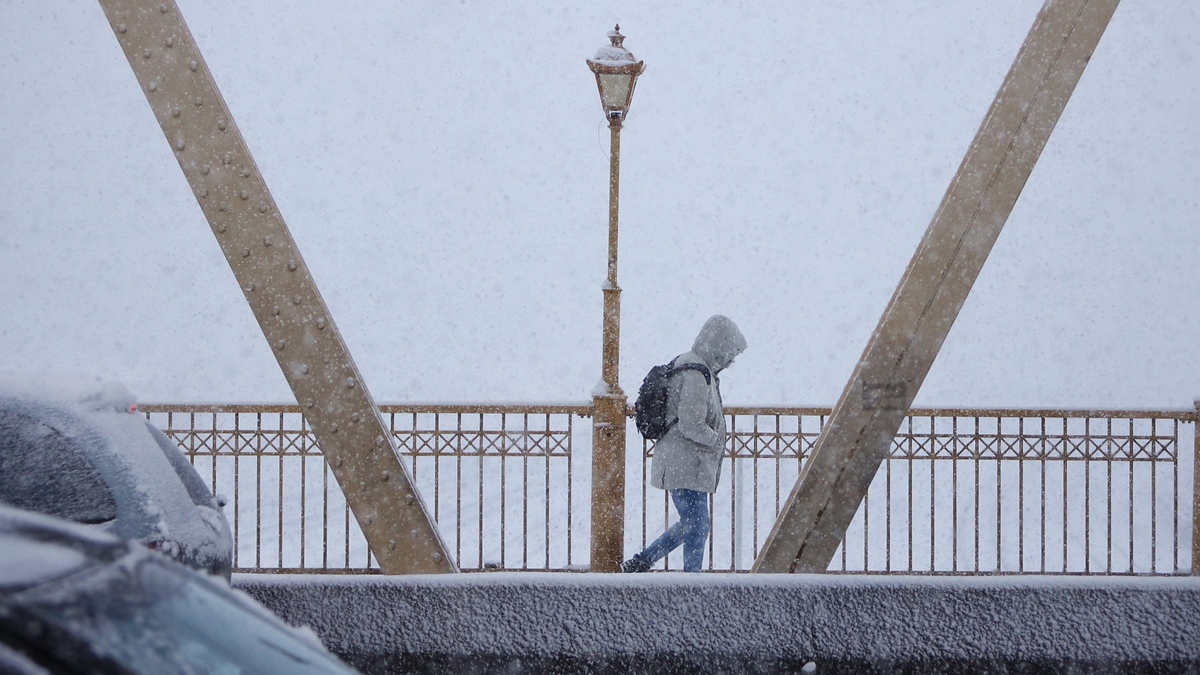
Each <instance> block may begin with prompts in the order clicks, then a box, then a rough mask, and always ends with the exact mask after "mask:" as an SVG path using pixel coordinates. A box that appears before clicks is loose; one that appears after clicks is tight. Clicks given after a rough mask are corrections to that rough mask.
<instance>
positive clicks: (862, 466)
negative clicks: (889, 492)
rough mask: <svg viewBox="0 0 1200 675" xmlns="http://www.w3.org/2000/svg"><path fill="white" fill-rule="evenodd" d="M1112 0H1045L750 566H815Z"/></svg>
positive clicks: (891, 431) (875, 463)
mask: <svg viewBox="0 0 1200 675" xmlns="http://www.w3.org/2000/svg"><path fill="white" fill-rule="evenodd" d="M1118 2H1119V0H1047V2H1046V3H1045V4H1044V5H1043V7H1042V9H1041V11H1040V13H1039V14H1038V16H1037V19H1036V20H1035V21H1034V24H1033V28H1032V29H1030V31H1029V35H1028V36H1027V37H1026V38H1025V43H1024V44H1023V45H1022V47H1021V50H1020V52H1019V53H1018V54H1017V58H1016V60H1015V61H1014V63H1013V65H1012V68H1011V69H1010V70H1009V72H1008V75H1007V77H1006V78H1005V80H1004V83H1003V84H1002V85H1001V87H1000V91H999V93H997V94H996V98H995V100H994V101H993V102H992V105H991V108H990V109H989V110H988V112H987V115H986V117H985V118H984V120H983V124H982V125H981V126H980V128H979V131H978V133H976V135H975V139H974V140H973V141H972V143H971V147H970V148H969V149H968V151H967V155H966V157H965V158H964V159H963V161H962V164H961V165H960V166H959V169H958V172H957V174H956V175H955V176H954V179H953V181H952V182H951V183H950V187H949V188H948V189H947V191H946V194H945V196H944V197H943V198H942V203H941V205H940V206H939V207H938V210H937V212H936V213H935V214H934V217H933V221H932V222H931V223H930V225H929V228H928V229H927V230H926V232H925V236H924V238H923V239H922V241H921V243H920V245H919V246H918V248H917V251H916V253H915V254H914V255H913V258H912V261H911V262H910V263H909V265H908V269H907V271H905V273H904V276H903V278H902V279H901V280H900V284H899V286H897V288H896V291H895V294H894V295H893V296H892V299H891V302H890V303H889V304H888V307H887V309H886V310H885V311H884V313H883V316H882V318H881V319H880V320H879V325H878V326H877V327H876V328H875V332H874V333H873V334H872V336H871V339H870V342H869V343H868V345H867V348H866V350H865V351H864V352H863V355H862V358H861V359H860V360H859V363H858V366H857V367H856V368H855V371H854V374H853V375H852V376H851V378H850V381H849V383H848V384H847V385H846V389H845V390H844V391H843V392H842V396H841V398H840V399H839V401H838V404H837V406H836V407H835V408H834V410H833V414H832V415H831V416H830V418H829V420H828V422H827V423H826V425H825V428H824V429H823V431H822V432H821V436H820V438H818V440H817V444H816V447H815V449H814V451H813V455H812V457H811V458H810V459H809V462H808V464H807V465H806V466H805V468H804V470H803V472H802V473H801V475H800V478H799V480H798V481H797V483H796V486H795V488H794V489H793V490H792V492H791V495H790V496H789V497H788V500H787V502H786V504H785V505H784V508H783V510H782V512H781V513H780V515H779V518H778V519H777V520H776V522H775V525H774V528H773V529H772V531H771V533H770V535H769V536H768V537H767V539H766V541H765V542H764V546H763V549H762V551H761V552H760V553H759V556H758V559H757V560H756V561H755V563H754V568H753V569H754V571H756V572H810V573H811V572H824V571H825V570H826V569H828V567H829V563H830V561H831V560H832V559H833V555H834V553H835V551H836V550H837V547H838V545H839V544H840V543H841V541H842V538H843V537H844V535H845V532H846V528H847V527H848V526H849V524H850V521H851V520H852V519H853V517H854V514H855V513H856V512H857V510H858V507H859V504H860V503H861V502H862V499H863V497H864V496H865V495H866V492H867V488H868V487H869V486H870V484H871V481H872V480H873V479H874V477H875V473H876V471H877V470H878V468H879V464H880V462H881V461H882V460H883V458H884V457H885V456H886V455H887V452H888V450H889V448H890V446H891V443H892V438H893V437H894V436H895V434H896V430H897V429H898V428H899V425H900V423H901V421H902V419H903V418H904V415H905V414H906V413H907V411H908V407H909V405H911V403H912V400H913V398H914V397H915V396H916V394H917V390H918V389H920V387H921V384H922V382H924V379H925V376H926V374H927V373H928V372H929V368H930V367H931V366H932V365H933V361H934V358H936V356H937V353H938V351H939V350H940V349H941V347H942V343H943V341H944V340H945V339H946V335H947V334H948V333H949V331H950V327H951V325H952V324H953V323H954V319H955V318H956V317H957V316H958V311H959V309H960V308H961V307H962V304H963V302H964V301H965V300H966V297H967V294H968V293H969V292H970V290H971V286H972V285H973V284H974V283H975V279H976V277H977V276H978V275H979V271H980V269H981V268H982V267H983V263H984V261H985V260H986V259H987V256H988V254H989V253H990V252H991V250H992V245H993V244H994V243H995V241H996V238H997V237H998V236H999V235H1000V231H1001V229H1002V228H1003V227H1004V223H1005V222H1006V221H1007V220H1008V216H1009V214H1010V213H1011V212H1012V208H1013V205H1014V204H1015V203H1016V201H1017V197H1018V196H1020V194H1021V190H1022V189H1023V188H1024V186H1025V181H1026V180H1028V178H1029V175H1030V173H1031V172H1032V171H1033V167H1034V165H1035V164H1036V163H1037V160H1038V157H1039V155H1040V154H1041V152H1042V148H1044V147H1045V145H1046V141H1047V140H1048V139H1049V138H1050V133H1051V132H1052V131H1053V129H1054V126H1055V124H1056V123H1057V122H1058V118H1059V116H1060V115H1061V114H1062V111H1063V109H1064V107H1065V106H1066V104H1067V101H1068V100H1069V99H1070V97H1071V93H1072V92H1073V91H1074V90H1075V85H1076V83H1078V81H1079V78H1080V76H1081V75H1082V74H1083V70H1084V67H1085V66H1086V65H1087V62H1088V60H1089V59H1090V58H1091V56H1092V53H1093V51H1094V50H1095V48H1096V45H1097V43H1098V42H1099V40H1100V36H1101V35H1102V34H1103V33H1104V30H1105V28H1106V27H1107V26H1108V22H1109V20H1110V18H1111V17H1112V15H1113V12H1114V11H1115V10H1116V7H1117V4H1118Z"/></svg>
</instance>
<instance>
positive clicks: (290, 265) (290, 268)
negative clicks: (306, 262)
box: [288, 260, 296, 272]
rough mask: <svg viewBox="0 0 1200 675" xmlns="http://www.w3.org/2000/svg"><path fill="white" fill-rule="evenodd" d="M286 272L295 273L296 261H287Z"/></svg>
mask: <svg viewBox="0 0 1200 675" xmlns="http://www.w3.org/2000/svg"><path fill="white" fill-rule="evenodd" d="M288 271H289V272H295V271H296V261H295V260H289V261H288Z"/></svg>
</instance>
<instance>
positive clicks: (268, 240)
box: [263, 236, 275, 248]
mask: <svg viewBox="0 0 1200 675" xmlns="http://www.w3.org/2000/svg"><path fill="white" fill-rule="evenodd" d="M274 243H275V240H274V239H271V237H269V236H268V237H263V246H266V247H268V248H270V246H271V244H274Z"/></svg>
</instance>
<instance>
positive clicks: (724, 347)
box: [692, 314, 746, 371]
mask: <svg viewBox="0 0 1200 675" xmlns="http://www.w3.org/2000/svg"><path fill="white" fill-rule="evenodd" d="M744 351H746V338H745V337H743V336H742V331H740V330H738V327H737V325H736V324H735V323H733V321H731V320H730V319H729V317H726V316H721V315H720V314H717V315H716V316H713V317H711V318H710V319H709V320H708V321H705V322H704V326H703V327H702V328H701V329H700V334H699V335H697V336H696V341H695V342H694V343H692V352H693V353H694V354H696V355H697V356H699V357H700V358H702V359H704V361H705V362H706V363H707V364H708V365H709V366H710V367H712V368H713V370H714V371H720V370H723V369H724V368H725V367H726V366H728V365H729V364H730V363H732V362H733V359H734V357H736V356H737V355H738V354H741V353H742V352H744Z"/></svg>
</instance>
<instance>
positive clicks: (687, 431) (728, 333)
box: [650, 315, 746, 492]
mask: <svg viewBox="0 0 1200 675" xmlns="http://www.w3.org/2000/svg"><path fill="white" fill-rule="evenodd" d="M745 349H746V338H744V337H742V332H741V331H740V330H738V327H737V326H736V325H735V324H734V323H733V321H730V320H729V319H728V318H726V317H724V316H720V315H717V316H714V317H712V318H710V319H709V320H708V321H706V322H705V323H704V327H703V328H701V329H700V334H699V335H697V336H696V342H695V343H693V344H692V351H690V352H687V353H684V354H680V355H679V357H678V358H677V359H676V360H675V365H680V364H683V363H703V364H704V365H706V366H708V369H709V371H710V372H711V373H712V375H713V378H712V384H708V383H706V382H705V379H704V374H703V373H701V372H699V371H697V370H691V369H688V370H681V371H679V372H677V373H675V374H674V375H672V376H671V383H670V385H669V386H668V388H667V419H668V420H672V419H676V418H678V419H679V422H678V423H676V424H675V425H674V426H672V427H671V429H670V431H668V432H667V434H666V435H665V436H663V437H662V438H660V439H659V440H658V442H657V443H655V444H654V460H653V461H652V462H651V464H650V484H651V485H653V486H654V487H656V488H661V489H663V490H674V489H676V488H684V489H687V490H697V491H699V492H716V490H717V484H718V483H719V482H720V480H721V459H722V458H723V456H724V454H725V435H726V430H725V411H724V410H723V409H722V407H721V389H720V381H719V380H718V379H717V374H718V373H720V372H721V371H722V370H724V369H725V368H726V367H727V366H729V364H730V363H733V359H734V357H736V356H737V355H738V354H741V353H742V352H743V351H745Z"/></svg>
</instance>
